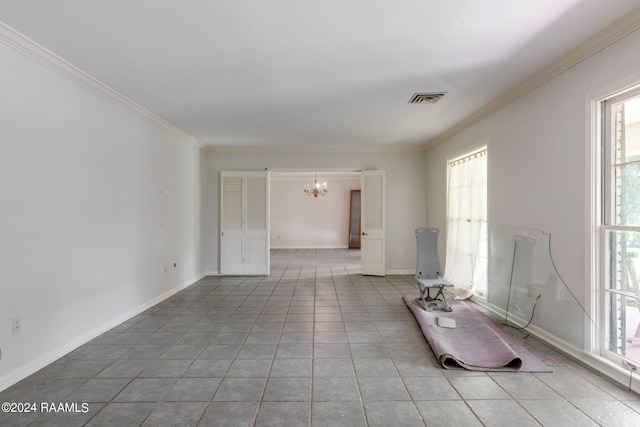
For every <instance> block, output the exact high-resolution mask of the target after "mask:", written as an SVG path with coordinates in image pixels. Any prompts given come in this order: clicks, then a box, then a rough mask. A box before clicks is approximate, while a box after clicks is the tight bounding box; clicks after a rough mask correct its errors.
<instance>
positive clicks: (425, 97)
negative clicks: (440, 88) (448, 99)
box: [409, 92, 444, 104]
mask: <svg viewBox="0 0 640 427" xmlns="http://www.w3.org/2000/svg"><path fill="white" fill-rule="evenodd" d="M443 96H444V93H437V92H433V93H432V92H417V93H414V94H413V96H412V97H411V99H410V100H409V104H435V103H436V102H438V101H439V100H440V98H442V97H443Z"/></svg>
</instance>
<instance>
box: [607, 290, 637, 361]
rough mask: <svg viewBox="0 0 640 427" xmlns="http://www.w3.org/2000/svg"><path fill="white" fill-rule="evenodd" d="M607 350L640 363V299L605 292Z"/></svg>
mask: <svg viewBox="0 0 640 427" xmlns="http://www.w3.org/2000/svg"><path fill="white" fill-rule="evenodd" d="M606 306H607V323H608V325H609V326H608V328H607V332H608V333H607V337H608V342H609V348H608V350H609V351H611V352H613V353H615V354H617V355H619V356H623V357H626V358H627V359H629V360H630V361H632V362H635V363H638V364H640V299H638V298H632V297H628V296H626V295H620V294H616V293H612V292H607V295H606Z"/></svg>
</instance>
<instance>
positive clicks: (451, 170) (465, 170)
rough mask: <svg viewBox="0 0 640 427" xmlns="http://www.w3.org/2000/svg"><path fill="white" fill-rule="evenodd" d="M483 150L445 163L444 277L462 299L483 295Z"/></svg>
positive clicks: (485, 151)
mask: <svg viewBox="0 0 640 427" xmlns="http://www.w3.org/2000/svg"><path fill="white" fill-rule="evenodd" d="M486 272H487V147H486V146H483V147H481V148H480V149H477V150H474V151H472V152H469V153H466V154H464V155H463V156H461V157H457V158H455V159H452V160H450V161H449V165H448V189H447V256H446V267H445V277H446V278H447V280H449V281H450V282H452V283H453V284H454V285H455V289H456V293H458V294H461V296H463V297H467V296H470V295H472V294H473V293H476V292H477V293H478V294H479V295H484V294H485V293H486V288H487V284H486Z"/></svg>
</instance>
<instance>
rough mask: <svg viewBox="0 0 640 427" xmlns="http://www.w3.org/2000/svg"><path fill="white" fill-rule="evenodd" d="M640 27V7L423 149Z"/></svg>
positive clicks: (497, 98)
mask: <svg viewBox="0 0 640 427" xmlns="http://www.w3.org/2000/svg"><path fill="white" fill-rule="evenodd" d="M639 28H640V7H637V8H635V9H634V10H632V11H631V12H629V13H627V14H626V15H624V17H622V18H621V19H619V20H618V21H616V22H614V23H613V24H611V25H609V26H608V27H606V28H605V29H604V30H602V31H600V32H599V33H597V34H595V35H594V36H592V37H590V38H588V39H587V40H585V41H584V42H582V43H580V44H579V45H578V46H576V47H575V48H573V49H571V50H570V51H569V52H567V53H566V54H564V55H563V56H562V57H560V58H559V59H557V60H556V61H554V62H553V63H551V64H550V65H548V66H546V67H544V68H543V69H541V70H539V71H538V72H537V73H535V74H534V75H532V76H531V77H529V78H528V79H526V80H524V81H523V82H522V83H519V84H517V85H516V86H514V87H512V88H511V89H509V90H507V91H506V92H504V93H502V94H501V95H499V96H498V97H496V98H494V99H493V100H492V101H491V102H489V103H488V104H487V105H485V106H484V107H482V108H480V109H479V110H477V111H476V112H474V113H473V114H471V115H470V116H468V117H467V118H465V119H464V120H462V121H460V122H458V123H457V124H456V125H454V126H453V127H451V128H449V129H448V130H447V131H445V132H444V133H442V134H441V135H439V136H438V137H436V138H434V139H432V140H431V141H429V142H428V143H427V144H425V145H424V146H423V148H424V149H425V150H429V149H431V148H433V147H435V146H436V145H439V144H441V143H443V142H445V141H446V140H448V139H449V138H451V137H453V136H454V135H456V134H457V133H459V132H462V131H463V130H465V129H466V128H468V127H470V126H471V125H473V124H475V123H477V122H479V121H480V120H482V119H484V118H486V117H488V116H490V115H491V114H493V113H495V112H496V111H498V110H500V109H501V108H503V107H505V106H506V105H508V104H509V103H511V102H513V101H515V100H516V99H518V98H520V97H521V96H523V95H525V94H526V93H528V92H530V91H532V90H533V89H535V88H537V87H538V86H540V85H542V84H544V83H545V82H547V81H549V80H551V79H552V78H554V77H556V76H557V75H559V74H561V73H563V72H564V71H566V70H568V69H569V68H571V67H573V66H575V65H577V64H579V63H580V62H582V61H584V60H585V59H587V58H589V57H590V56H592V55H594V54H596V53H598V52H600V51H601V50H602V49H604V48H606V47H607V46H609V45H611V44H613V43H615V42H616V41H618V40H620V39H622V38H623V37H625V36H627V35H629V34H631V33H632V32H634V31H636V30H638V29H639Z"/></svg>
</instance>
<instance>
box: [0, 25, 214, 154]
mask: <svg viewBox="0 0 640 427" xmlns="http://www.w3.org/2000/svg"><path fill="white" fill-rule="evenodd" d="M0 42H2V43H4V44H6V45H7V46H9V47H11V48H13V49H14V50H16V51H18V52H20V53H22V54H24V55H25V56H28V57H29V58H31V59H33V60H34V61H36V62H39V63H40V64H42V65H44V66H46V67H47V68H49V69H50V70H52V71H55V72H56V73H58V74H60V75H61V76H64V77H66V78H67V79H69V80H71V81H72V82H74V83H76V84H78V85H80V86H82V87H84V88H85V89H88V90H90V91H91V92H93V93H95V94H96V95H98V96H100V97H102V98H104V99H106V100H108V101H110V102H112V103H113V104H115V105H117V106H119V107H122V108H124V109H125V110H127V111H129V112H131V113H133V114H135V115H136V116H138V117H139V118H141V119H143V120H145V121H146V122H148V123H151V124H153V125H155V126H157V127H159V128H161V129H163V130H165V131H168V132H169V133H172V134H174V135H176V136H178V137H179V138H181V139H183V140H185V141H187V142H189V143H190V144H193V145H195V146H196V147H198V148H199V149H204V148H205V145H204V144H203V143H202V142H200V141H198V140H197V139H195V138H194V137H192V136H191V135H189V134H187V133H185V132H183V131H182V130H180V129H178V128H177V127H175V126H173V125H172V124H170V123H168V122H166V121H164V120H162V119H161V118H160V117H158V116H156V115H155V114H153V113H152V112H150V111H148V110H146V109H145V108H143V107H141V106H140V105H138V104H136V103H135V102H133V101H132V100H130V99H129V98H127V97H125V96H123V95H121V94H120V93H118V92H117V91H115V90H113V89H112V88H110V87H109V86H107V85H106V84H104V83H102V82H100V81H99V80H97V79H96V78H94V77H92V76H90V75H89V74H87V73H85V72H84V71H82V70H80V69H79V68H78V67H76V66H74V65H72V64H70V63H69V62H67V61H65V60H64V59H62V58H61V57H59V56H58V55H56V54H55V53H53V52H51V51H50V50H48V49H47V48H45V47H43V46H41V45H40V44H38V43H36V42H34V41H33V40H31V39H29V38H28V37H26V36H24V35H22V34H21V33H19V32H18V31H16V30H14V29H13V28H11V27H10V26H8V25H6V24H5V23H3V22H1V21H0Z"/></svg>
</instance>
